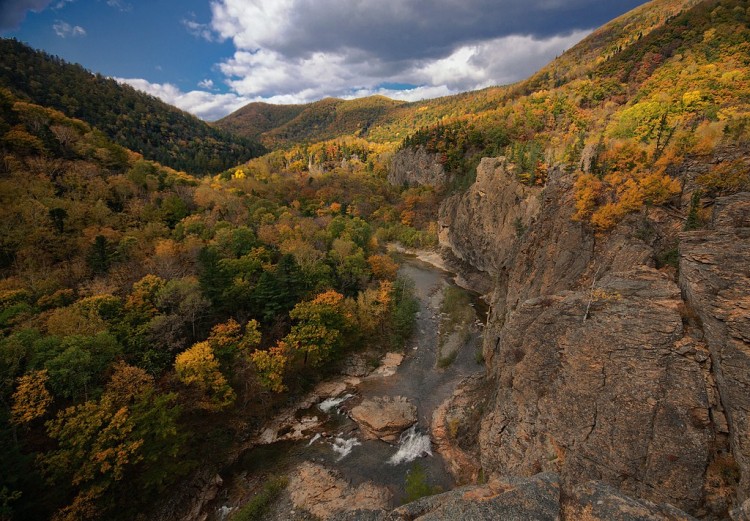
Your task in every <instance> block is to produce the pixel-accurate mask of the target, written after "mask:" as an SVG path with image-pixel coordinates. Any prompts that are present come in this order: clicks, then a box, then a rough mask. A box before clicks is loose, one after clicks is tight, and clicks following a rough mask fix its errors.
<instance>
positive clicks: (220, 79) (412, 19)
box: [0, 0, 644, 121]
mask: <svg viewBox="0 0 750 521" xmlns="http://www.w3.org/2000/svg"><path fill="white" fill-rule="evenodd" d="M642 3H644V2H643V0H609V1H606V2H602V1H601V0H461V1H457V0H360V1H354V0H0V34H1V35H2V36H5V37H15V38H17V39H19V40H21V41H24V42H27V43H29V44H30V45H31V46H32V47H35V48H38V49H44V50H46V51H47V52H50V53H52V54H56V55H58V56H60V57H62V58H64V59H65V60H67V61H71V62H77V63H80V64H81V65H83V66H84V67H86V68H87V69H89V70H91V71H93V72H99V73H101V74H103V75H106V76H111V77H114V78H117V79H119V80H120V81H124V82H127V83H129V84H131V85H133V86H135V87H136V88H139V89H141V90H144V91H146V92H149V93H151V94H153V95H155V96H158V97H160V98H162V99H164V100H165V101H167V102H168V103H172V104H174V105H176V106H178V107H180V108H182V109H184V110H187V111H189V112H192V113H194V114H196V115H197V116H199V117H202V118H203V119H206V120H209V121H210V120H214V119H217V118H219V117H222V116H224V115H226V114H228V113H229V112H231V111H233V110H236V109H238V108H240V107H241V106H243V105H245V104H246V103H249V102H251V101H267V102H271V103H304V102H309V101H314V100H317V99H321V98H323V97H326V96H336V97H343V98H352V97H359V96H366V95H371V94H384V95H387V96H390V97H394V98H399V99H406V100H417V99H423V98H430V97H436V96H442V95H447V94H452V93H456V92H461V91H465V90H472V89H477V88H483V87H486V86H489V85H497V84H504V83H510V82H514V81H517V80H519V79H522V78H524V77H526V76H528V75H529V74H531V73H532V72H534V71H535V70H536V69H538V68H539V67H541V66H542V65H544V64H545V63H547V62H548V61H549V60H551V59H552V58H554V57H555V56H557V55H559V54H560V53H561V52H562V51H563V50H565V49H567V48H569V47H571V46H572V45H574V44H575V43H576V42H578V41H579V40H580V39H581V38H583V37H585V36H586V35H587V34H588V33H589V32H590V31H591V30H592V29H594V28H596V27H598V26H599V25H601V24H603V23H605V22H606V21H608V20H610V19H612V18H614V17H616V16H618V15H619V14H622V13H624V12H626V11H628V10H629V9H631V8H633V7H635V6H637V5H639V4H642Z"/></svg>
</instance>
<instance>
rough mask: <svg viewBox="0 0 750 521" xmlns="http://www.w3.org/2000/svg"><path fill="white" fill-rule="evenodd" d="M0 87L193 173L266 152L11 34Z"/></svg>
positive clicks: (3, 49) (0, 66)
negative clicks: (35, 48) (19, 39)
mask: <svg viewBox="0 0 750 521" xmlns="http://www.w3.org/2000/svg"><path fill="white" fill-rule="evenodd" d="M0 87H5V88H7V89H9V90H10V91H11V92H12V93H13V94H14V95H15V96H17V97H18V98H20V99H24V100H27V101H30V102H32V103H37V104H40V105H43V106H46V107H51V108H55V109H57V110H59V111H61V112H63V113H64V114H66V115H67V116H69V117H73V118H77V119H80V120H83V121H85V122H87V123H88V124H90V125H92V126H94V127H96V128H98V129H100V130H101V131H102V132H104V133H105V134H106V135H107V136H109V137H110V139H112V140H113V141H115V142H116V143H118V144H120V145H122V146H124V147H126V148H129V149H131V150H134V151H136V152H139V153H141V154H143V156H144V157H146V158H147V159H152V160H155V161H158V162H160V163H162V164H164V165H167V166H170V167H172V168H176V169H178V170H185V171H188V172H190V173H193V174H207V173H210V172H217V171H219V170H223V169H225V168H228V167H230V166H232V165H235V164H237V163H241V162H243V161H246V160H248V159H250V158H252V157H255V156H257V155H259V154H260V153H262V152H263V148H262V147H261V146H260V145H259V144H258V143H257V142H256V141H253V140H250V139H246V138H240V137H237V136H233V135H232V134H229V133H226V132H221V131H219V130H217V129H215V128H213V127H211V126H209V125H208V124H206V123H205V122H203V121H201V120H199V119H198V118H196V117H194V116H192V115H190V114H187V113H186V112H183V111H181V110H179V109H177V108H175V107H172V106H171V105H168V104H166V103H164V102H162V101H161V100H158V99H156V98H154V97H153V96H149V95H148V94H144V93H142V92H139V91H136V90H135V89H133V88H132V87H130V86H128V85H122V84H120V83H117V82H116V81H114V80H112V79H110V78H105V77H103V76H101V75H99V74H92V73H90V72H89V71H87V70H85V69H84V68H83V67H81V66H80V65H74V64H70V63H66V62H65V61H63V60H61V59H59V58H56V57H54V56H50V55H48V54H46V53H44V52H40V51H35V50H33V49H31V48H30V47H28V46H26V45H24V44H23V43H21V42H18V41H16V40H12V39H1V40H0Z"/></svg>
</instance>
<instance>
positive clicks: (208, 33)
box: [180, 13, 216, 42]
mask: <svg viewBox="0 0 750 521" xmlns="http://www.w3.org/2000/svg"><path fill="white" fill-rule="evenodd" d="M180 22H181V23H182V25H183V26H184V27H185V29H187V32H188V33H190V34H192V35H193V36H195V37H196V38H203V39H204V40H206V41H207V42H213V41H216V36H215V35H214V32H213V30H212V29H211V26H210V25H209V24H202V23H199V22H197V21H196V20H195V13H190V18H183V19H182V20H180Z"/></svg>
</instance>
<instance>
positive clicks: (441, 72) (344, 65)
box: [219, 31, 588, 102]
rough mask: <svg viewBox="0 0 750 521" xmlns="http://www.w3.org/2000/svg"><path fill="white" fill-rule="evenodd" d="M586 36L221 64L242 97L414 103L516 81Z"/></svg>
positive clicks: (247, 55)
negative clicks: (366, 96) (402, 54)
mask: <svg viewBox="0 0 750 521" xmlns="http://www.w3.org/2000/svg"><path fill="white" fill-rule="evenodd" d="M587 34H588V31H575V32H573V33H570V34H567V35H561V36H552V37H549V38H545V39H538V38H535V37H533V36H505V37H501V38H494V39H490V40H487V41H484V42H479V43H474V44H468V45H464V46H460V47H457V48H456V49H454V50H453V51H452V52H450V53H449V54H448V55H446V56H444V57H440V58H437V59H412V60H399V61H398V62H397V63H394V62H391V63H387V62H384V61H383V60H381V59H380V58H379V57H377V56H373V55H370V56H366V55H364V54H363V56H362V58H361V59H354V56H355V53H353V52H351V51H350V52H349V53H346V52H341V53H326V52H317V53H314V54H311V55H309V56H306V57H301V58H291V59H290V58H286V57H284V56H283V55H282V54H281V53H278V52H274V51H268V50H265V49H261V50H258V51H255V52H247V51H237V52H236V53H235V54H234V56H233V57H232V58H231V59H229V60H227V61H225V62H223V63H221V64H220V65H219V70H220V71H221V72H222V73H223V74H224V75H225V76H226V77H227V84H228V85H229V87H230V88H231V89H232V90H233V91H235V92H236V93H238V94H240V95H242V96H248V97H256V96H259V97H261V98H268V97H274V96H286V97H292V98H294V99H295V100H297V101H298V102H307V101H312V100H315V99H320V98H322V97H325V96H340V97H349V96H351V93H352V92H360V93H384V92H385V90H387V91H388V92H389V93H391V95H392V96H394V97H397V98H399V99H414V97H415V96H417V95H418V93H424V94H425V97H429V96H426V93H428V92H432V93H436V95H441V96H442V95H447V94H451V93H455V92H462V91H466V90H473V89H479V88H483V87H487V86H490V85H501V84H507V83H512V82H515V81H518V80H520V79H522V78H524V77H526V76H528V75H529V74H531V73H533V72H534V71H535V70H537V69H539V68H540V67H541V66H543V65H544V64H546V63H547V62H549V61H550V60H551V59H552V58H554V57H555V56H556V55H559V54H560V53H562V51H563V50H565V49H567V48H569V47H571V46H572V45H574V44H575V43H577V42H578V41H580V40H581V39H582V38H583V37H584V36H586V35H587ZM383 83H406V84H411V85H418V86H420V90H414V89H410V90H409V91H408V92H403V91H400V90H396V89H385V90H384V89H381V88H379V87H378V86H379V85H381V84H383Z"/></svg>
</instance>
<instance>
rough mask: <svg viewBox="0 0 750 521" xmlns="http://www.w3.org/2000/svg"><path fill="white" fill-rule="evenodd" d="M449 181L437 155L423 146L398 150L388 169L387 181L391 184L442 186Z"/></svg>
mask: <svg viewBox="0 0 750 521" xmlns="http://www.w3.org/2000/svg"><path fill="white" fill-rule="evenodd" d="M448 181H450V178H449V176H448V174H447V173H446V172H445V169H444V168H443V165H442V164H440V162H439V161H438V155H437V154H433V153H430V152H427V150H425V148H424V147H418V148H414V149H412V148H409V149H405V150H399V151H398V152H397V153H396V154H395V155H394V156H393V160H392V162H391V168H390V169H389V170H388V182H389V183H391V184H392V185H398V186H400V185H432V186H442V185H444V184H446V183H447V182H448Z"/></svg>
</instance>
